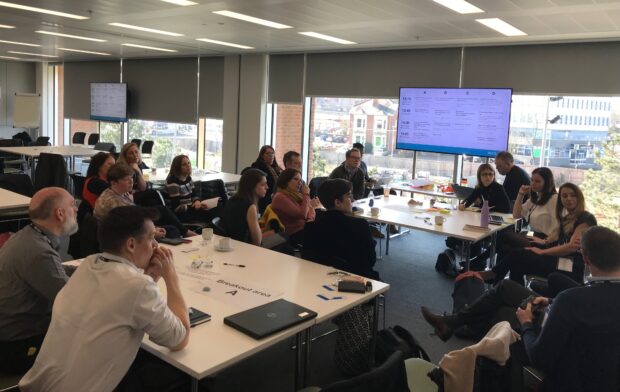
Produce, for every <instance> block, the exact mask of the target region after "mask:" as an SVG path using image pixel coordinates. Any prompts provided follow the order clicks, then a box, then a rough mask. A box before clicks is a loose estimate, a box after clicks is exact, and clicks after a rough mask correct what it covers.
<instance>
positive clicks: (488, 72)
mask: <svg viewBox="0 0 620 392" xmlns="http://www.w3.org/2000/svg"><path fill="white" fill-rule="evenodd" d="M618 64H620V43H619V42H590V43H575V44H549V45H524V46H495V47H477V48H467V49H466V50H465V61H464V77H463V85H464V87H512V88H513V89H514V91H515V92H516V93H541V94H567V95H568V94H575V95H580V94H598V95H600V94H615V95H617V94H619V93H620V76H619V73H618Z"/></svg>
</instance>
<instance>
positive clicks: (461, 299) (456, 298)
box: [452, 271, 486, 339]
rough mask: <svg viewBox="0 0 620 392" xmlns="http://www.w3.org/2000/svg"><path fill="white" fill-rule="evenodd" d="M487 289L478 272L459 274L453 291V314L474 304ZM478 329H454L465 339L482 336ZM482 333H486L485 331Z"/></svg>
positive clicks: (467, 327) (456, 333) (469, 327)
mask: <svg viewBox="0 0 620 392" xmlns="http://www.w3.org/2000/svg"><path fill="white" fill-rule="evenodd" d="M485 290H486V288H485V285H484V281H483V280H482V278H481V277H480V275H479V274H478V273H476V272H474V271H468V272H464V273H462V274H460V275H459V276H457V278H456V279H455V280H454V291H453V292H452V301H453V306H452V314H456V313H458V312H459V311H461V310H463V309H465V307H467V305H470V304H472V303H473V302H474V301H476V300H477V299H478V298H479V297H480V296H481V295H482V294H484V292H485ZM478 329H479V328H478ZM478 329H477V328H475V327H474V326H462V327H459V328H457V329H456V330H455V331H454V335H456V336H458V337H460V338H465V339H476V338H479V337H480V336H479V334H480V333H481V331H478ZM482 334H483V335H484V332H482Z"/></svg>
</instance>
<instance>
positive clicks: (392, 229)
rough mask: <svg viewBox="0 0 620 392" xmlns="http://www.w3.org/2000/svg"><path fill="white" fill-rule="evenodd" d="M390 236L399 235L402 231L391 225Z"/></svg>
mask: <svg viewBox="0 0 620 392" xmlns="http://www.w3.org/2000/svg"><path fill="white" fill-rule="evenodd" d="M388 228H389V230H390V234H398V233H400V229H399V228H398V226H396V225H389V226H388Z"/></svg>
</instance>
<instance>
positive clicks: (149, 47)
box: [123, 44, 177, 52]
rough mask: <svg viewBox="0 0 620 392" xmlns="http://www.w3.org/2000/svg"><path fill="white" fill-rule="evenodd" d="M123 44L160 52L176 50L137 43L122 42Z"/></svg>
mask: <svg viewBox="0 0 620 392" xmlns="http://www.w3.org/2000/svg"><path fill="white" fill-rule="evenodd" d="M123 46H131V47H132V48H141V49H150V50H158V51H160V52H177V51H176V50H172V49H164V48H156V47H155V46H145V45H138V44H123Z"/></svg>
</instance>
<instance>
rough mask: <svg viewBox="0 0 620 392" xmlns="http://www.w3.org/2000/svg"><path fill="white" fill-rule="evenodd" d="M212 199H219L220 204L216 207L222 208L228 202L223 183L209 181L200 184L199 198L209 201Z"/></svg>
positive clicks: (220, 181)
mask: <svg viewBox="0 0 620 392" xmlns="http://www.w3.org/2000/svg"><path fill="white" fill-rule="evenodd" d="M213 197H219V198H220V202H219V203H218V205H220V206H223V205H224V204H226V202H227V201H228V191H227V190H226V185H224V181H222V180H220V179H218V180H211V181H203V182H201V183H200V198H201V199H210V198H213Z"/></svg>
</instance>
